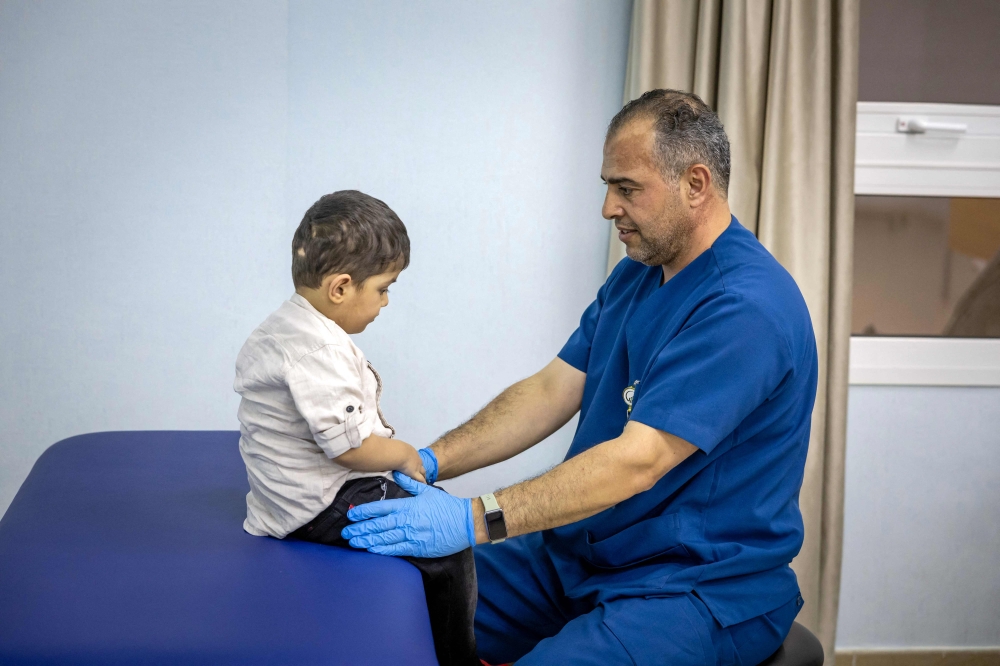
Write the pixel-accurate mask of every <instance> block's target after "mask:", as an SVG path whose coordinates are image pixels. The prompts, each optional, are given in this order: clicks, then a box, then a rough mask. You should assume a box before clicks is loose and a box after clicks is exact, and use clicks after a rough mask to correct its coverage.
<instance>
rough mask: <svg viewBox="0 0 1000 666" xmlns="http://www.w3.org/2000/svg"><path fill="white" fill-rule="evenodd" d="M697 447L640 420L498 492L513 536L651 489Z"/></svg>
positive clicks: (480, 537)
mask: <svg viewBox="0 0 1000 666" xmlns="http://www.w3.org/2000/svg"><path fill="white" fill-rule="evenodd" d="M695 451H697V448H696V447H694V446H693V445H691V444H689V443H687V442H685V441H684V440H682V439H680V438H677V437H674V436H673V435H669V434H667V433H664V432H661V431H659V430H655V429H653V428H650V427H648V426H645V425H643V424H641V423H634V422H633V423H629V424H628V426H626V428H625V432H623V433H622V436H621V437H618V438H616V439H613V440H610V441H607V442H604V443H603V444H599V445H597V446H595V447H593V448H592V449H589V450H587V451H585V452H583V453H581V454H580V455H578V456H575V457H573V458H570V459H569V460H567V461H566V462H564V463H562V464H561V465H558V466H557V467H554V468H553V469H551V470H550V471H548V472H546V473H545V474H543V475H541V476H539V477H536V478H534V479H529V480H528V481H524V482H522V483H519V484H517V485H514V486H511V487H509V488H505V489H503V490H500V491H498V492H496V493H495V495H496V498H497V502H498V503H499V504H500V507H501V508H502V509H503V512H504V520H505V522H506V523H507V534H508V536H517V535H519V534H527V533H529V532H537V531H540V530H546V529H552V528H554V527H560V526H562V525H568V524H569V523H572V522H576V521H578V520H583V519H584V518H589V517H590V516H593V515H595V514H597V513H600V512H601V511H604V510H605V509H609V508H611V507H613V506H615V505H616V504H618V503H620V502H623V501H625V500H627V499H628V498H630V497H632V496H633V495H637V494H638V493H640V492H643V491H645V490H648V489H650V488H652V487H653V485H655V484H656V482H657V481H659V480H660V479H661V478H662V477H663V475H664V474H666V473H667V472H669V471H670V470H671V469H673V468H674V467H676V466H677V465H679V464H680V463H681V462H682V461H683V460H684V459H685V458H687V457H688V456H689V455H691V454H692V453H694V452H695ZM472 513H473V519H474V521H475V528H476V541H477V543H484V542H486V541H488V540H489V539H488V537H487V535H486V526H485V522H484V520H483V504H482V501H481V500H480V499H479V498H476V499H474V500H473V507H472Z"/></svg>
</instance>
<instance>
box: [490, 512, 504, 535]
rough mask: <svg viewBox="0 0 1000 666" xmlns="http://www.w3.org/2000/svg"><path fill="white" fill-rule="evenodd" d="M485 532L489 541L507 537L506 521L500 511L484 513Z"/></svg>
mask: <svg viewBox="0 0 1000 666" xmlns="http://www.w3.org/2000/svg"><path fill="white" fill-rule="evenodd" d="M486 532H487V533H488V534H489V535H490V541H496V540H497V539H506V538H507V523H505V522H504V519H503V512H502V511H490V512H489V513H487V514H486Z"/></svg>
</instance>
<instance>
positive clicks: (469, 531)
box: [340, 472, 476, 557]
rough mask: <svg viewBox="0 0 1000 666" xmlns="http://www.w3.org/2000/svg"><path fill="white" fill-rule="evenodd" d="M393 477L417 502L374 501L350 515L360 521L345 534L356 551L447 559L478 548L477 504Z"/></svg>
mask: <svg viewBox="0 0 1000 666" xmlns="http://www.w3.org/2000/svg"><path fill="white" fill-rule="evenodd" d="M392 476H393V479H395V481H396V483H398V484H399V486H400V487H401V488H402V489H403V490H405V491H406V492H408V493H410V494H412V495H413V497H408V498H405V499H392V500H382V501H381V502H370V503H369V504H361V505H360V506H356V507H354V508H353V509H351V510H350V511H348V512H347V517H348V518H350V519H351V520H356V521H360V522H356V523H354V524H352V525H348V526H347V527H345V528H344V529H343V530H342V531H341V533H340V535H341V536H342V537H344V538H345V539H347V540H348V541H349V542H350V544H351V546H353V547H354V548H366V549H368V550H369V551H370V552H372V553H377V554H379V555H408V556H410V557H444V556H445V555H451V554H452V553H457V552H459V551H462V550H465V549H466V548H468V547H469V546H474V545H476V530H475V527H474V523H473V522H472V500H470V499H466V498H463V497H453V496H451V495H449V494H448V493H446V492H445V491H443V490H440V489H438V488H434V487H432V486H428V485H425V484H423V483H418V482H416V481H414V480H413V479H411V478H410V477H408V476H406V475H405V474H400V473H399V472H393V473H392Z"/></svg>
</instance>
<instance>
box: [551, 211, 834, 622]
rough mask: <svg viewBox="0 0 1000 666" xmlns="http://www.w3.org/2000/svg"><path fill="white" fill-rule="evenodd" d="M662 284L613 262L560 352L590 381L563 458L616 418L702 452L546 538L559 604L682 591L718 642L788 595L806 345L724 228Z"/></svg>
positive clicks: (792, 287) (764, 264)
mask: <svg viewBox="0 0 1000 666" xmlns="http://www.w3.org/2000/svg"><path fill="white" fill-rule="evenodd" d="M662 275H663V273H662V269H661V268H660V267H659V266H645V265H643V264H640V263H638V262H635V261H632V260H631V259H627V258H626V259H623V260H622V261H621V262H620V263H619V264H618V266H617V267H615V270H614V271H613V272H612V273H611V275H610V277H608V280H607V282H606V283H605V284H604V286H603V287H601V289H600V291H599V292H598V294H597V300H595V301H594V302H593V303H592V304H591V305H590V307H588V308H587V310H586V312H584V314H583V317H582V318H581V320H580V327H579V328H578V329H577V330H576V332H574V333H573V335H572V336H571V337H570V339H569V341H568V342H567V343H566V346H565V347H563V349H562V351H560V352H559V357H560V358H561V359H563V360H564V361H566V362H567V363H569V364H570V365H572V366H574V367H576V368H578V369H580V370H581V371H583V372H586V373H587V380H586V386H585V388H584V392H583V404H582V406H581V409H580V422H579V426H578V427H577V431H576V436H575V437H574V439H573V444H572V446H571V447H570V449H569V453H568V454H567V456H566V457H567V459H568V458H572V457H573V456H575V455H578V454H580V453H582V452H583V451H586V450H587V449H589V448H590V447H592V446H595V445H597V444H600V443H601V442H605V441H608V440H610V439H614V438H616V437H618V436H619V435H621V433H622V429H623V428H624V427H625V424H626V423H627V422H628V420H629V419H632V420H635V421H639V422H640V423H644V424H646V425H648V426H651V427H653V428H657V429H658V430H662V431H664V432H668V433H671V434H673V435H676V436H677V437H680V438H682V439H684V440H686V441H688V442H690V443H691V444H693V445H695V446H697V447H698V449H700V450H699V451H696V452H695V453H694V454H692V455H691V456H690V457H689V458H688V459H686V460H685V461H684V462H682V463H681V464H680V465H678V466H677V467H676V468H674V469H673V470H671V471H670V472H669V473H667V474H666V476H664V477H663V478H662V479H661V480H660V481H659V482H658V483H657V484H656V485H655V486H654V487H653V488H652V489H650V490H648V491H646V492H643V493H640V494H638V495H636V496H634V497H632V498H630V499H628V500H626V501H624V502H622V503H621V504H618V505H616V506H614V507H612V508H610V509H607V510H606V511H603V512H601V513H599V514H597V515H595V516H592V517H590V518H587V519H585V520H582V521H579V522H577V523H573V524H571V525H566V526H564V527H560V528H557V529H554V530H549V531H547V532H545V533H544V534H543V539H544V543H545V545H546V549H547V550H548V552H549V555H550V557H551V558H552V561H553V563H554V564H555V567H556V570H557V573H558V575H559V578H560V581H561V582H562V584H563V589H564V590H565V592H566V594H567V595H568V596H570V597H574V598H584V597H588V596H589V597H591V598H592V599H599V600H608V599H612V598H615V597H626V596H658V595H660V596H662V595H670V594H678V593H686V592H690V591H692V590H693V591H695V592H696V593H697V594H698V596H699V597H701V599H702V600H703V601H704V602H705V604H706V605H707V606H708V608H709V610H710V611H711V612H712V615H713V616H714V617H715V618H716V619H717V620H718V621H719V623H720V624H721V625H722V626H724V627H728V626H730V625H733V624H736V623H739V622H743V621H744V620H748V619H750V618H753V617H756V616H758V615H761V614H764V613H767V612H769V611H771V610H774V609H775V608H777V607H779V606H781V605H783V604H785V603H787V602H788V601H789V600H791V599H793V598H794V597H795V596H796V595H797V594H798V584H797V582H796V579H795V574H794V573H793V572H792V570H791V568H790V567H789V566H788V563H789V562H791V560H792V558H793V557H794V556H795V555H796V554H797V553H798V552H799V548H801V546H802V534H803V529H802V516H801V513H800V512H799V505H798V496H799V488H800V487H801V485H802V476H803V472H804V468H805V460H806V449H807V448H808V444H809V425H810V416H811V414H812V408H813V402H814V400H815V397H816V378H817V357H816V340H815V337H814V336H813V329H812V323H811V321H810V319H809V312H808V310H807V309H806V304H805V301H804V300H803V298H802V294H801V293H800V292H799V288H798V286H797V285H796V284H795V281H794V280H793V279H792V277H791V276H790V275H789V274H788V272H787V271H785V269H784V268H782V267H781V265H780V264H779V263H778V262H777V260H775V259H774V257H772V256H771V254H770V253H768V251H767V250H766V249H764V246H762V245H761V244H760V242H759V241H758V240H757V238H756V237H754V235H753V234H751V233H750V232H749V231H747V230H746V229H745V228H744V227H743V226H742V225H741V224H740V223H739V222H738V221H737V220H736V218H733V220H732V222H731V223H730V225H729V227H728V228H727V230H726V231H725V232H723V234H722V235H721V236H720V237H719V238H718V239H717V240H716V241H715V243H714V244H713V245H712V247H711V248H710V249H709V250H706V251H705V252H704V253H703V254H702V255H701V256H699V257H698V258H697V259H695V260H694V261H693V262H691V263H690V264H689V265H688V266H687V267H685V268H684V269H683V270H682V271H680V272H679V273H678V274H677V275H675V276H674V277H673V278H671V279H670V280H669V281H667V282H666V283H665V284H664V285H662V286H661V285H660V282H661V280H662ZM629 402H631V409H630V405H629Z"/></svg>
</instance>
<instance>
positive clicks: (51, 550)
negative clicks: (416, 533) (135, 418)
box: [0, 432, 437, 666]
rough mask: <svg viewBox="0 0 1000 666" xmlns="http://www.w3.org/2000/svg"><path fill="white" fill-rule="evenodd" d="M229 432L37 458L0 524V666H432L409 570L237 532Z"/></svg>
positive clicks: (150, 436)
mask: <svg viewBox="0 0 1000 666" xmlns="http://www.w3.org/2000/svg"><path fill="white" fill-rule="evenodd" d="M238 438H239V435H238V433H234V432H112V433H95V434H90V435H81V436H79V437H72V438H70V439H67V440H64V441H62V442H59V443H58V444H55V445H54V446H52V447H51V448H49V449H48V450H47V451H46V452H45V453H44V454H42V456H41V457H40V458H39V459H38V462H36V463H35V466H34V468H33V469H32V470H31V474H29V475H28V478H27V480H25V482H24V485H23V486H22V487H21V489H20V490H19V491H18V493H17V496H16V497H15V498H14V501H13V503H12V504H11V506H10V508H9V509H8V510H7V513H6V515H5V516H4V517H3V519H2V520H0V664H5V665H11V664H29V663H30V664H41V663H58V664H351V665H352V666H353V665H357V664H393V665H402V664H414V665H424V664H436V663H437V661H436V660H435V657H434V644H433V639H432V638H431V631H430V622H429V620H428V616H427V605H426V602H425V600H424V592H423V585H422V583H421V579H420V573H419V572H418V571H417V570H416V569H415V568H414V567H413V566H412V565H410V564H409V563H408V562H405V561H403V560H399V559H393V558H390V557H380V556H378V555H371V554H369V553H365V552H355V551H349V550H346V549H341V548H334V547H329V546H322V545H318V544H312V543H305V542H301V541H279V540H277V539H271V538H266V537H254V536H250V535H249V534H246V533H245V532H244V531H243V527H242V526H243V519H244V517H245V515H246V500H245V496H246V493H247V491H248V486H247V479H246V470H245V468H244V467H243V461H242V460H241V458H240V454H239V448H238Z"/></svg>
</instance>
